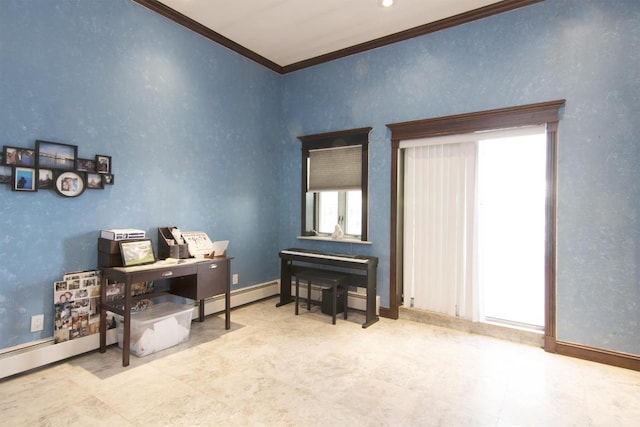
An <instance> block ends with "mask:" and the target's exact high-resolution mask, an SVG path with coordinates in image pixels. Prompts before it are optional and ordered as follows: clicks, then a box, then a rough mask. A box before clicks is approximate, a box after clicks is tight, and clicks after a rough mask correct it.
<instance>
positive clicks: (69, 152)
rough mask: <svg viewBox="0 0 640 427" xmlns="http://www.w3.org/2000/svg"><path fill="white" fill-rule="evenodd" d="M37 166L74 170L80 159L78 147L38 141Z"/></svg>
mask: <svg viewBox="0 0 640 427" xmlns="http://www.w3.org/2000/svg"><path fill="white" fill-rule="evenodd" d="M36 150H37V153H38V156H37V160H38V161H37V165H38V167H41V168H48V169H62V170H73V169H75V167H76V159H77V158H78V146H77V145H70V144H62V143H59V142H52V141H43V140H36Z"/></svg>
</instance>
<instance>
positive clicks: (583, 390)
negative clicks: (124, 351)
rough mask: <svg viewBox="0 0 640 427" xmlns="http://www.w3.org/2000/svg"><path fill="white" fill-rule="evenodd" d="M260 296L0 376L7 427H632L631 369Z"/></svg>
mask: <svg viewBox="0 0 640 427" xmlns="http://www.w3.org/2000/svg"><path fill="white" fill-rule="evenodd" d="M276 302H277V299H269V300H266V301H262V302H259V303H255V304H252V305H249V306H246V307H242V308H238V309H235V310H233V312H232V316H231V319H232V328H231V330H229V331H225V330H224V318H223V316H220V317H218V316H213V317H210V318H208V319H207V320H206V321H205V322H204V323H203V324H199V323H195V322H194V323H193V325H192V330H191V337H190V339H189V341H188V342H187V343H184V344H181V345H179V346H177V347H173V348H171V349H167V350H164V351H162V352H159V353H156V354H153V355H151V356H147V357H144V358H137V357H135V356H132V358H131V365H130V366H129V367H126V368H123V367H122V366H121V353H120V351H119V350H118V348H117V347H116V346H111V347H110V348H109V349H108V351H107V352H106V353H104V354H100V353H99V352H91V353H88V354H86V355H83V356H79V357H76V358H73V359H71V360H68V361H65V362H60V363H57V364H55V365H51V366H48V367H45V368H42V369H38V370H35V371H33V372H29V373H26V374H21V375H18V376H14V377H11V378H8V379H5V380H0V425H6V426H65V425H70V426H80V425H85V426H92V427H95V426H118V427H120V426H143V425H144V426H181V425H184V426H214V425H221V426H272V425H273V426H315V425H317V426H320V425H322V426H327V425H331V426H347V425H349V426H607V427H608V426H638V425H640V372H636V371H630V370H625V369H620V368H615V367H611V366H607V365H601V364H596V363H591V362H587V361H583V360H578V359H572V358H568V357H563V356H558V355H553V354H548V353H545V352H544V351H543V350H541V349H539V348H537V347H535V346H529V345H523V344H518V343H514V342H510V341H503V340H499V339H494V338H488V337H485V336H480V335H473V334H468V333H465V332H460V331H456V330H451V329H445V328H442V327H438V326H430V325H426V324H423V323H417V322H414V321H411V320H404V319H400V320H395V321H394V320H389V319H381V320H380V321H379V322H378V323H376V324H374V325H373V326H371V327H370V328H368V329H362V328H361V325H360V322H361V321H362V315H361V314H360V313H350V318H349V320H347V321H345V320H343V319H341V318H339V319H338V324H337V325H335V326H333V325H331V318H330V316H327V315H323V314H322V313H319V312H318V310H317V308H316V307H313V309H312V311H311V312H307V311H306V310H302V311H301V315H300V316H297V317H296V316H294V314H293V304H290V305H288V306H285V307H280V308H276V307H275V303H276Z"/></svg>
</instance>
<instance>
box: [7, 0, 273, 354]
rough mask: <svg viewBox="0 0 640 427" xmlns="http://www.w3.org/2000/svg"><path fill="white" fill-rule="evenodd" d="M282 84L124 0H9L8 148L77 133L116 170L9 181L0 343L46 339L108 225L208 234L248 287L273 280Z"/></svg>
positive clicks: (82, 148)
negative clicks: (66, 278) (56, 310)
mask: <svg viewBox="0 0 640 427" xmlns="http://www.w3.org/2000/svg"><path fill="white" fill-rule="evenodd" d="M281 84H282V78H281V76H279V75H277V74H276V73H273V72H272V71H270V70H267V69H265V68H264V67H261V66H259V65H257V64H255V63H253V62H252V61H249V60H247V59H246V58H243V57H242V56H240V55H237V54H235V53H233V52H231V51H229V50H227V49H225V48H223V47H221V46H219V45H217V44H215V43H212V42H211V41H209V40H207V39H205V38H203V37H201V36H198V35H196V34H195V33H193V32H190V31H188V30H186V29H184V28H182V27H180V26H179V25H177V24H175V23H173V22H170V21H168V20H167V19H165V18H163V17H161V16H159V15H157V14H155V13H153V12H151V11H149V10H147V9H145V8H143V7H141V6H139V5H137V4H135V3H133V2H131V1H129V0H109V1H105V0H84V1H71V0H61V1H50V0H30V1H23V0H0V145H11V146H18V147H35V145H34V144H35V142H34V141H35V140H36V139H45V140H50V141H57V142H62V143H66V144H74V145H78V147H79V155H80V157H90V158H92V157H93V156H94V155H95V154H105V155H110V156H112V157H113V159H112V161H113V173H114V174H115V185H113V186H107V187H106V189H104V190H101V191H100V190H87V191H85V193H84V194H82V195H81V196H79V197H77V198H75V199H66V198H63V197H61V196H58V195H57V194H56V193H55V192H53V191H39V192H37V193H18V192H13V191H11V189H10V187H9V186H8V185H2V186H0V242H1V244H0V348H5V347H9V346H13V345H17V344H20V343H24V342H28V341H31V340H36V339H40V338H45V337H50V336H52V334H53V332H52V320H51V319H52V318H53V314H52V312H53V305H52V301H53V288H52V286H53V281H54V280H60V279H61V276H62V274H63V273H64V272H67V271H74V270H81V269H90V268H95V267H96V265H97V249H96V245H97V237H98V234H99V230H100V229H104V228H123V227H135V228H141V229H144V230H146V231H147V233H149V236H150V237H152V238H153V239H154V241H155V239H156V236H157V227H162V226H168V225H178V226H180V227H182V228H183V229H184V230H192V231H206V232H207V233H208V234H209V235H210V236H211V237H212V238H213V239H230V240H231V243H230V248H229V249H230V255H231V256H234V257H235V260H234V261H233V262H232V272H234V273H238V274H239V278H240V285H241V286H246V285H252V284H255V283H262V282H264V281H268V280H273V279H274V278H276V277H278V275H279V270H278V268H279V263H278V258H277V251H278V247H277V244H278V221H279V215H280V212H279V210H278V197H279V196H278V194H279V188H278V180H277V176H278V168H275V167H273V165H274V164H277V162H278V153H277V152H276V151H275V150H273V146H274V144H276V143H277V142H279V140H280V139H281V134H282V112H281V104H280V101H281ZM265 254H271V257H268V256H265ZM38 313H44V314H45V330H44V331H43V332H41V333H34V334H32V333H30V332H29V324H30V318H31V315H33V314H38Z"/></svg>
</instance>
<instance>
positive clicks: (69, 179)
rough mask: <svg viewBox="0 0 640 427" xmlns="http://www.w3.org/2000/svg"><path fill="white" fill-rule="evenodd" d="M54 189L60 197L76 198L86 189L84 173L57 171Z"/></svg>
mask: <svg viewBox="0 0 640 427" xmlns="http://www.w3.org/2000/svg"><path fill="white" fill-rule="evenodd" d="M55 189H56V191H57V192H58V194H60V195H61V196H65V197H77V196H79V195H81V194H82V193H83V192H84V190H85V189H86V184H85V177H84V172H76V171H59V172H58V175H57V176H56V180H55Z"/></svg>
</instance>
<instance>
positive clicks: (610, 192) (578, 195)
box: [280, 0, 640, 354]
mask: <svg viewBox="0 0 640 427" xmlns="http://www.w3.org/2000/svg"><path fill="white" fill-rule="evenodd" d="M399 7H400V6H399ZM639 97H640V2H638V1H637V0H628V1H615V2H609V1H604V0H547V1H545V2H543V3H540V4H536V5H533V6H528V7H525V8H522V9H518V10H515V11H511V12H509V13H506V14H502V15H499V16H494V17H490V18H486V19H483V20H480V21H476V22H473V23H470V24H466V25H462V26H459V27H456V28H452V29H448V30H445V31H440V32H437V33H433V34H429V35H426V36H423V37H420V38H416V39H413V40H410V41H406V42H403V43H399V44H396V45H393V46H389V47H384V48H380V49H377V50H375V51H370V52H367V53H363V54H360V55H357V56H353V57H350V58H346V59H342V60H338V61H333V62H331V63H327V64H323V65H320V66H316V67H313V68H311V69H307V70H301V71H298V72H295V73H292V74H290V75H287V76H285V94H284V105H285V121H286V132H287V133H288V139H287V142H286V143H285V147H284V148H283V150H282V157H283V160H282V161H283V162H284V168H285V170H286V171H289V173H288V174H286V175H292V176H296V173H299V156H300V154H299V142H298V141H297V140H296V139H295V137H296V136H298V135H304V134H313V133H318V132H327V131H334V130H340V129H348V128H355V127H361V126H372V127H373V131H372V134H371V145H370V156H371V162H370V191H371V201H370V207H369V212H370V229H371V240H372V241H373V245H371V246H370V247H368V246H362V247H360V246H358V247H345V246H344V245H341V244H338V243H333V244H331V243H322V244H315V242H307V241H303V242H297V241H296V239H295V238H294V236H295V235H296V234H297V233H298V232H299V223H298V221H299V220H298V219H297V218H295V217H287V216H283V218H282V227H281V231H280V241H281V246H283V247H286V246H294V245H297V246H303V247H310V248H322V249H330V250H336V251H339V250H342V251H354V252H355V251H358V252H363V253H370V254H373V255H377V256H379V257H380V261H381V265H380V268H379V270H378V272H379V281H378V287H379V294H380V295H381V297H382V305H385V306H386V305H388V301H389V249H388V247H389V209H390V207H389V205H390V200H389V182H390V141H389V136H390V133H389V131H388V130H387V128H386V127H385V124H387V123H394V122H402V121H408V120H415V119H423V118H430V117H439V116H444V115H449V114H458V113H466V112H473V111H479V110H486V109H492V108H501V107H508V106H515V105H522V104H529V103H534V102H542V101H549V100H555V99H563V98H565V99H566V100H567V103H566V108H565V109H564V112H563V116H562V120H561V123H560V133H559V135H560V145H559V165H558V166H559V171H558V172H559V178H558V182H559V191H558V193H559V201H558V209H559V211H558V218H559V219H558V266H557V269H558V270H557V289H558V298H557V304H558V319H557V320H558V328H557V338H558V339H559V340H563V341H568V342H575V343H580V344H584V345H588V346H594V347H600V348H606V349H612V350H616V351H623V352H628V353H633V354H640V307H639V305H640V272H639V269H640V229H639V227H638V215H639V212H640V176H639V175H640V173H639V172H638V170H639V168H638V165H640V144H639V143H638V135H639V134H640V120H639V119H638V117H639V116H640V98H639ZM525 161H526V160H525ZM281 185H282V186H283V189H284V191H283V194H284V195H286V196H285V200H284V201H283V210H284V211H290V212H297V210H298V209H299V196H298V193H297V191H298V185H299V184H298V182H297V180H289V181H287V180H283V181H282V184H281Z"/></svg>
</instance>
